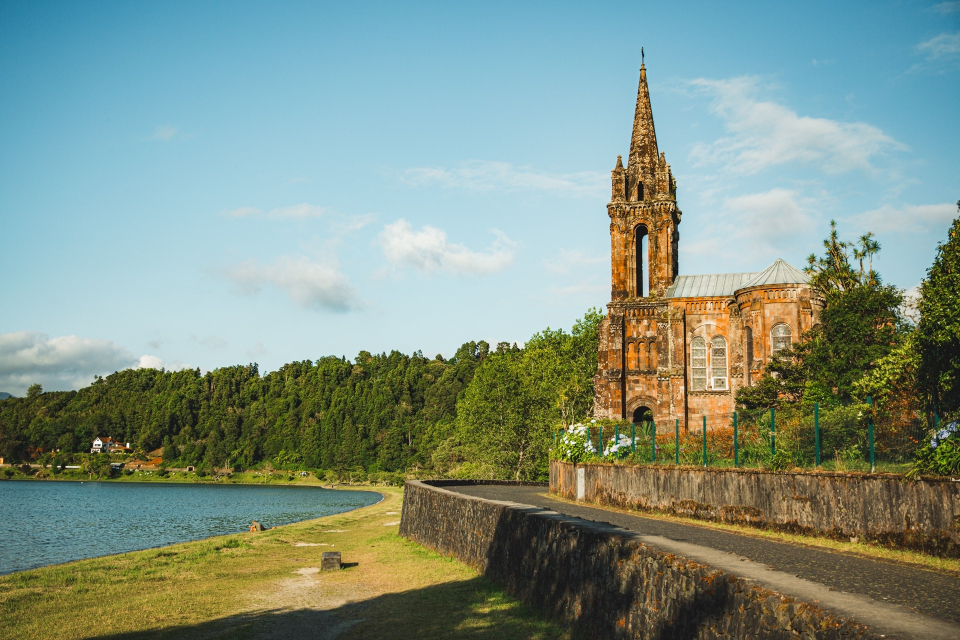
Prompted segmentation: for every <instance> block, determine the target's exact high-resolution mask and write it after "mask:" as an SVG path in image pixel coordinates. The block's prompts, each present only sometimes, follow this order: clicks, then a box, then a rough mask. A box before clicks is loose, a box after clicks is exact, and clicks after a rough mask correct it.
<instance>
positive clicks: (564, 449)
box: [554, 422, 597, 464]
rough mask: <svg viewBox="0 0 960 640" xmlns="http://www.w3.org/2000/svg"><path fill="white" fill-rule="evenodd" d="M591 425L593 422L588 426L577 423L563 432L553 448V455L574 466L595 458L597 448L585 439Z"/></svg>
mask: <svg viewBox="0 0 960 640" xmlns="http://www.w3.org/2000/svg"><path fill="white" fill-rule="evenodd" d="M593 424H595V422H594V423H588V424H580V423H577V424H574V425H571V426H570V428H569V429H567V430H566V431H564V432H563V435H562V436H560V437H559V438H558V439H557V444H556V447H555V448H554V455H555V456H556V457H557V459H558V460H563V461H564V462H573V463H574V464H576V463H578V462H583V461H584V460H587V459H589V458H592V457H594V456H596V454H597V448H596V447H595V446H593V443H592V442H591V441H590V440H589V439H588V438H587V434H588V433H589V432H590V427H591V426H592V425H593Z"/></svg>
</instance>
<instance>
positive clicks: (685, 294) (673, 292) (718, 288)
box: [667, 273, 758, 298]
mask: <svg viewBox="0 0 960 640" xmlns="http://www.w3.org/2000/svg"><path fill="white" fill-rule="evenodd" d="M756 275H758V274H756V273H714V274H709V275H703V276H677V279H676V280H674V281H673V284H672V285H670V288H669V289H667V297H668V298H717V297H729V296H732V295H733V293H734V292H735V291H736V290H737V289H741V288H742V284H741V283H743V282H747V281H748V280H750V279H751V278H753V277H754V276H756Z"/></svg>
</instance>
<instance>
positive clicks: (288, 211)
mask: <svg viewBox="0 0 960 640" xmlns="http://www.w3.org/2000/svg"><path fill="white" fill-rule="evenodd" d="M326 213H327V208H326V207H321V206H318V205H315V204H310V203H308V202H301V203H300V204H295V205H292V206H289V207H280V208H278V209H271V210H270V211H267V212H266V214H264V212H263V211H262V210H261V209H257V208H256V207H240V208H239V209H229V210H226V211H221V215H225V216H230V217H231V218H253V217H259V216H262V215H266V217H268V218H319V217H321V216H323V215H325V214H326Z"/></svg>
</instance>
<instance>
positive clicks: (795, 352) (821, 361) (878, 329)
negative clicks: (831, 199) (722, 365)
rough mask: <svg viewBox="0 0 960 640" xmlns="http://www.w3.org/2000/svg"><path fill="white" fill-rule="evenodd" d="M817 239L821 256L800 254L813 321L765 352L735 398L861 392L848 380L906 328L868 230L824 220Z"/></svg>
mask: <svg viewBox="0 0 960 640" xmlns="http://www.w3.org/2000/svg"><path fill="white" fill-rule="evenodd" d="M823 247H824V253H823V255H822V256H817V255H815V254H813V255H811V256H810V257H809V258H808V259H807V263H808V266H807V269H806V271H807V273H808V274H810V286H811V287H812V289H813V292H814V295H815V297H816V298H818V299H819V301H820V303H821V304H822V305H823V307H822V309H821V312H820V322H819V323H818V324H817V325H816V326H815V327H814V328H813V329H811V330H810V331H808V332H807V333H806V334H804V335H803V336H801V338H800V340H798V341H797V342H796V343H794V345H793V347H792V349H790V350H787V351H783V352H781V353H780V354H779V356H780V357H775V358H773V359H771V361H770V363H769V364H768V365H767V368H766V370H765V372H764V376H763V377H762V378H760V379H759V380H758V381H757V384H756V385H754V386H753V387H743V388H741V389H740V391H738V392H737V404H738V406H740V407H742V408H744V409H754V408H766V407H771V406H772V407H779V406H782V405H783V404H798V403H800V402H803V401H807V402H825V401H826V402H830V401H838V402H849V401H850V400H852V399H854V398H855V397H859V396H858V394H859V393H860V392H861V391H860V390H859V389H860V388H859V387H856V386H855V384H856V382H857V381H858V380H859V379H860V378H861V377H862V376H864V375H865V374H869V373H870V372H871V371H872V370H873V369H874V368H875V367H876V366H877V365H878V363H879V362H881V361H883V359H884V358H885V357H886V356H887V355H888V354H889V353H890V351H891V350H892V349H894V348H896V347H897V345H899V344H900V343H901V342H902V341H903V339H904V337H905V336H906V335H907V334H908V333H909V331H908V327H907V325H906V323H905V321H904V319H903V318H902V317H901V314H900V307H901V306H902V304H903V293H902V292H901V291H900V290H899V289H897V288H896V287H894V286H892V285H884V284H883V281H882V280H881V278H880V274H878V273H877V272H876V271H874V270H873V256H874V255H876V254H877V252H878V251H880V243H878V242H877V241H876V240H874V237H873V234H872V233H866V234H864V235H862V236H860V238H859V240H857V241H856V242H849V241H845V240H842V239H841V238H840V236H839V234H838V232H837V224H836V222H835V221H833V220H831V221H830V234H829V235H828V236H827V238H826V239H825V240H824V241H823ZM851 253H852V256H853V259H854V260H856V261H857V263H856V265H857V266H856V267H854V265H853V264H852V263H851Z"/></svg>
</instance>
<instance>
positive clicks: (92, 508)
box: [0, 480, 381, 575]
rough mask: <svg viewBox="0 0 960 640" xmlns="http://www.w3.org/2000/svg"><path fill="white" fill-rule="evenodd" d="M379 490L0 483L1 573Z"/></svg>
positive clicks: (333, 504)
mask: <svg viewBox="0 0 960 640" xmlns="http://www.w3.org/2000/svg"><path fill="white" fill-rule="evenodd" d="M380 499H381V496H380V494H379V493H374V492H372V491H337V490H333V489H321V488H319V487H303V486H293V487H283V486H280V487H278V486H269V485H267V486H257V485H203V484H159V483H158V484H147V483H132V482H125V483H112V482H56V481H14V480H7V481H2V482H0V526H2V528H3V532H2V534H0V575H3V574H7V573H11V572H13V571H23V570H25V569H35V568H37V567H42V566H45V565H49V564H58V563H61V562H69V561H71V560H80V559H83V558H93V557H96V556H104V555H110V554H114V553H123V552H126V551H136V550H139V549H149V548H151V547H162V546H164V545H168V544H174V543H177V542H187V541H190V540H199V539H201V538H208V537H210V536H218V535H224V534H228V533H238V532H241V531H247V530H248V529H249V527H250V523H251V522H252V521H253V520H256V521H258V522H260V523H262V524H263V525H264V526H267V527H275V526H277V525H281V524H289V523H291V522H299V521H301V520H309V519H311V518H319V517H321V516H328V515H331V514H335V513H343V512H344V511H350V510H351V509H358V508H360V507H366V506H369V505H371V504H374V503H376V502H379V501H380Z"/></svg>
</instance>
